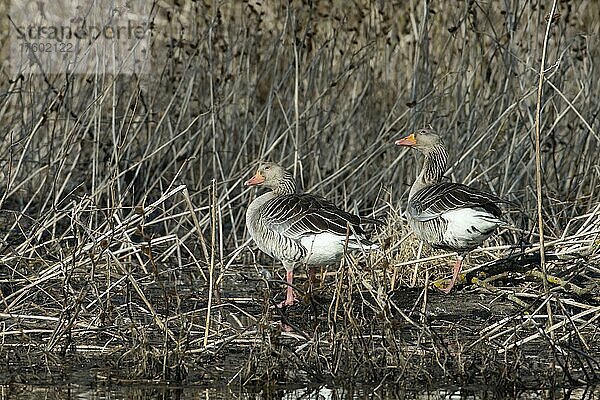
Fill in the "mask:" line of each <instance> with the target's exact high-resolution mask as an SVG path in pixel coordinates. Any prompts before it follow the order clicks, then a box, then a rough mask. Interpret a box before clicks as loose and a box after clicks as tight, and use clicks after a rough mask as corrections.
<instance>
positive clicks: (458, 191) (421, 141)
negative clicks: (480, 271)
mask: <svg viewBox="0 0 600 400" xmlns="http://www.w3.org/2000/svg"><path fill="white" fill-rule="evenodd" d="M395 144H396V145H398V146H408V147H411V148H414V149H415V150H417V151H419V152H420V153H421V154H423V156H424V157H425V161H424V162H423V168H422V169H421V172H420V174H419V175H418V176H417V179H416V180H415V182H414V183H413V185H412V187H411V188H410V192H409V195H408V210H407V214H408V222H409V225H410V226H411V228H412V230H413V231H414V233H415V234H416V236H417V237H418V238H419V239H421V240H423V241H425V242H427V243H428V244H429V245H430V246H431V247H433V248H437V249H444V250H452V251H456V252H458V257H457V259H456V263H455V264H454V271H453V274H452V280H451V281H450V284H449V285H448V286H447V287H446V288H445V289H442V291H443V292H444V293H450V291H451V290H452V287H453V286H454V283H455V282H456V279H457V278H458V275H459V273H460V270H461V266H462V260H463V258H464V257H465V256H466V254H467V253H468V252H469V251H471V250H473V249H475V248H476V247H478V246H479V245H481V243H482V242H483V241H484V240H485V239H487V238H488V237H490V236H491V235H492V233H493V232H494V231H495V230H496V228H497V227H499V226H501V225H506V223H505V222H504V221H503V220H501V219H500V216H501V215H502V210H500V208H499V207H498V204H499V203H507V201H505V200H502V199H500V198H499V197H496V196H494V195H493V194H490V193H486V192H482V191H480V190H477V189H474V188H472V187H469V186H466V185H462V184H460V183H453V182H446V181H442V177H443V175H444V172H446V163H447V161H448V153H447V152H446V147H445V146H444V143H443V141H442V139H441V138H440V136H439V135H438V134H437V133H436V132H435V131H434V130H433V128H432V127H431V126H428V127H427V128H423V129H420V130H417V131H416V132H413V133H411V134H409V135H408V136H405V137H403V138H401V139H399V140H397V141H396V142H395Z"/></svg>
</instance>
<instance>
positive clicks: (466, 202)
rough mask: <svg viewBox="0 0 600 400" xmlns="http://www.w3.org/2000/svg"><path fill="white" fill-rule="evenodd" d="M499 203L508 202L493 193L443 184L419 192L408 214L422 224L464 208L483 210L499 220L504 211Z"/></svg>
mask: <svg viewBox="0 0 600 400" xmlns="http://www.w3.org/2000/svg"><path fill="white" fill-rule="evenodd" d="M497 203H506V201H504V200H502V199H501V198H499V197H497V196H494V195H493V194H491V193H485V192H482V191H480V190H477V189H473V188H471V187H469V186H466V185H462V184H460V183H454V182H441V183H437V184H434V185H431V186H427V187H424V188H423V189H421V190H419V191H418V192H417V193H416V194H415V196H414V198H412V199H411V201H410V202H409V205H408V212H409V214H410V215H411V216H412V217H413V218H414V219H415V220H417V221H421V222H426V221H429V220H432V219H435V218H438V217H440V216H441V215H442V214H444V213H446V212H448V211H452V210H457V209H462V208H479V209H483V210H485V211H487V212H488V213H490V214H491V215H493V216H494V217H496V218H499V217H500V216H501V215H502V210H500V208H499V207H498V205H497Z"/></svg>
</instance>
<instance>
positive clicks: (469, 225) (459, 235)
mask: <svg viewBox="0 0 600 400" xmlns="http://www.w3.org/2000/svg"><path fill="white" fill-rule="evenodd" d="M442 218H444V219H445V220H446V222H447V226H446V230H445V232H444V233H443V238H444V242H445V243H446V244H448V245H450V246H452V247H455V248H469V247H476V246H478V245H479V244H480V243H481V242H482V241H483V240H485V239H487V238H488V237H489V236H491V234H492V233H493V232H494V230H495V229H496V228H497V227H498V226H500V225H504V224H505V223H504V221H502V220H500V219H498V218H496V217H495V216H494V215H492V214H490V213H488V212H487V211H484V210H477V209H474V208H459V209H456V210H451V211H447V212H445V213H444V214H442Z"/></svg>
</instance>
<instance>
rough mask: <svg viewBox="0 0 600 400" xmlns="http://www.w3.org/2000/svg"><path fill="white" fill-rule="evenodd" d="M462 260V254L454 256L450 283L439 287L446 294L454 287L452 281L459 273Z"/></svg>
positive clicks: (453, 281) (454, 281) (454, 280)
mask: <svg viewBox="0 0 600 400" xmlns="http://www.w3.org/2000/svg"><path fill="white" fill-rule="evenodd" d="M462 260H463V256H458V257H456V263H455V264H454V271H453V273H452V280H451V281H450V284H449V285H448V286H447V287H446V288H445V289H440V290H441V291H442V292H444V293H446V294H448V293H450V291H451V290H452V288H453V287H454V283H456V279H457V278H458V274H460V270H461V268H462Z"/></svg>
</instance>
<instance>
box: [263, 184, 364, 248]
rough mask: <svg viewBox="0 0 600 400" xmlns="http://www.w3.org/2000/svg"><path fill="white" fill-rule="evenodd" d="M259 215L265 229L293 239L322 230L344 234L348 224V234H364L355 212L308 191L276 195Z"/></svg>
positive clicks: (359, 219)
mask: <svg viewBox="0 0 600 400" xmlns="http://www.w3.org/2000/svg"><path fill="white" fill-rule="evenodd" d="M261 217H262V219H263V221H264V223H265V225H267V227H268V228H269V229H272V230H273V231H275V232H278V233H280V234H281V235H283V236H286V237H289V238H293V239H299V238H301V237H303V236H307V235H313V234H318V233H323V232H329V233H333V234H335V235H339V236H342V237H345V236H346V234H347V231H348V226H350V235H352V234H356V235H363V234H364V231H363V229H362V228H361V227H360V224H361V222H362V221H361V218H360V217H359V216H358V215H354V214H351V213H349V212H346V211H344V210H341V209H339V208H338V207H336V206H335V205H334V204H333V203H331V202H329V201H327V200H326V199H324V198H321V197H317V196H314V195H310V194H290V195H283V196H278V197H276V198H275V199H273V200H271V201H269V202H268V203H267V204H265V206H264V207H263V209H262V210H261Z"/></svg>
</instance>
